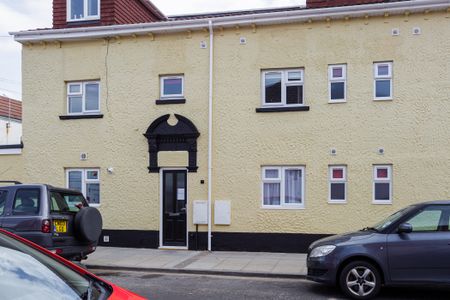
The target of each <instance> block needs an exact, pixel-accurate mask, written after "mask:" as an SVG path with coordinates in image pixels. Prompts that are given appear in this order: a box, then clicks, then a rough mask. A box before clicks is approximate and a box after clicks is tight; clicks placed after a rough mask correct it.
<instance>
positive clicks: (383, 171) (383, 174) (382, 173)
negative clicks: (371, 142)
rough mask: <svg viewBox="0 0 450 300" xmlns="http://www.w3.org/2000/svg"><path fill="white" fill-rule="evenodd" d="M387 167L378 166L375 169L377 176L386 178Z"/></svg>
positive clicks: (387, 175)
mask: <svg viewBox="0 0 450 300" xmlns="http://www.w3.org/2000/svg"><path fill="white" fill-rule="evenodd" d="M388 177H389V174H388V168H378V169H377V178H388Z"/></svg>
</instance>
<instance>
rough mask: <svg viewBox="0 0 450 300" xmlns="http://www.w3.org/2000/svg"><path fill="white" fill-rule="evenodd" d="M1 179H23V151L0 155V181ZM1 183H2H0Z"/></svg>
mask: <svg viewBox="0 0 450 300" xmlns="http://www.w3.org/2000/svg"><path fill="white" fill-rule="evenodd" d="M24 152H25V149H24ZM2 180H7V181H10V180H14V181H21V182H22V181H24V172H23V153H22V154H21V155H0V181H2ZM1 185H4V184H1V183H0V186H1Z"/></svg>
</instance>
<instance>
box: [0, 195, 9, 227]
mask: <svg viewBox="0 0 450 300" xmlns="http://www.w3.org/2000/svg"><path fill="white" fill-rule="evenodd" d="M7 196H8V192H7V191H6V190H0V228H1V227H2V220H3V217H4V215H5V211H6V197H7Z"/></svg>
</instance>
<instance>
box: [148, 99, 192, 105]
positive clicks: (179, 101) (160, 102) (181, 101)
mask: <svg viewBox="0 0 450 300" xmlns="http://www.w3.org/2000/svg"><path fill="white" fill-rule="evenodd" d="M184 103H186V99H184V98H175V99H158V100H156V101H155V104H156V105H166V104H184Z"/></svg>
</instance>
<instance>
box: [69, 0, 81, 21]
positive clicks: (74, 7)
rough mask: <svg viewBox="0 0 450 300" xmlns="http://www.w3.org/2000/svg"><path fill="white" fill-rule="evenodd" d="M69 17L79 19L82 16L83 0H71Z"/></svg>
mask: <svg viewBox="0 0 450 300" xmlns="http://www.w3.org/2000/svg"><path fill="white" fill-rule="evenodd" d="M70 13H71V14H70V18H71V19H81V18H83V17H84V0H71V5H70Z"/></svg>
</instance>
